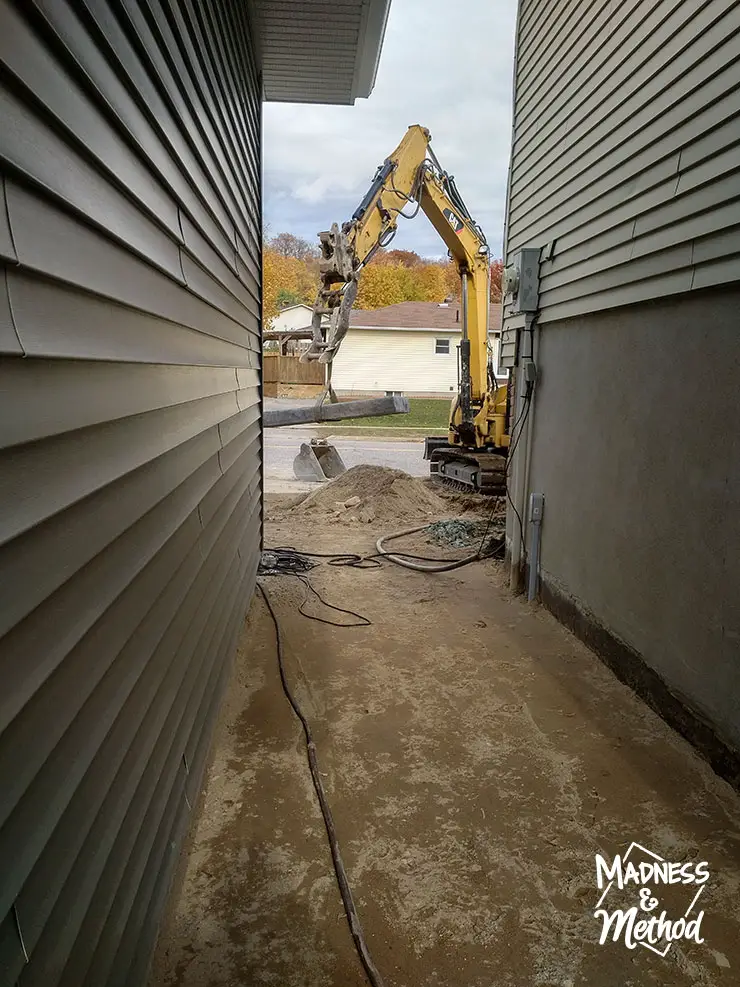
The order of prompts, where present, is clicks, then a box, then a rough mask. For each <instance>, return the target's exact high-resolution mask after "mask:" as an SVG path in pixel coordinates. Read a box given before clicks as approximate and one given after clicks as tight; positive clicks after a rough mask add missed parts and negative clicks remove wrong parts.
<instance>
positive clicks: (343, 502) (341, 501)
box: [291, 466, 449, 524]
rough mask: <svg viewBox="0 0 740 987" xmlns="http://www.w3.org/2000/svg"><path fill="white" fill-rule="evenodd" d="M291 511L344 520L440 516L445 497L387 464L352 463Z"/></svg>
mask: <svg viewBox="0 0 740 987" xmlns="http://www.w3.org/2000/svg"><path fill="white" fill-rule="evenodd" d="M291 513H310V514H323V515H326V516H328V517H331V518H336V519H338V520H343V521H344V520H346V521H353V520H354V521H363V522H365V523H368V524H369V523H370V522H371V521H374V520H376V518H377V519H379V520H381V521H392V520H394V519H397V518H403V519H406V518H420V519H422V520H425V519H427V518H429V517H435V516H436V517H440V516H444V515H445V514H449V507H448V505H447V503H446V501H445V500H443V499H442V498H441V497H439V496H437V494H436V493H434V492H433V491H432V490H430V489H429V487H428V486H427V485H426V484H425V483H424V482H422V481H421V480H417V479H415V478H414V477H413V476H409V475H408V473H404V472H403V471H402V470H396V469H391V468H390V467H388V466H353V467H352V469H349V470H347V472H346V473H343V474H342V475H341V476H339V477H337V479H336V480H332V481H331V482H330V483H326V484H322V485H321V487H319V489H318V490H314V491H312V492H311V493H310V494H309V495H308V496H307V497H306V498H305V499H304V500H303V501H301V503H300V504H299V505H298V506H297V507H294V508H293V509H292V511H291Z"/></svg>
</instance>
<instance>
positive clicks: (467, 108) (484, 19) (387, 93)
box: [264, 0, 516, 256]
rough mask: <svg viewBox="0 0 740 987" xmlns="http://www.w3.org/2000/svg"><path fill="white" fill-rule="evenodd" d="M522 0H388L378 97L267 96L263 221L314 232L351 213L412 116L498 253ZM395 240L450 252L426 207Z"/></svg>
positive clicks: (428, 251)
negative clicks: (303, 100)
mask: <svg viewBox="0 0 740 987" xmlns="http://www.w3.org/2000/svg"><path fill="white" fill-rule="evenodd" d="M515 17H516V0H467V2H465V3H457V4H455V3H454V2H450V0H392V4H391V12H390V16H389V19H388V27H387V31H386V36H385V43H384V46H383V53H382V55H381V59H380V67H379V69H378V77H377V81H376V84H375V90H374V92H373V94H372V95H371V96H370V98H369V99H367V100H358V101H357V103H356V104H355V106H305V105H294V104H281V103H268V104H267V105H266V106H265V110H264V149H265V203H264V212H265V220H266V222H267V223H268V224H269V225H270V228H271V231H272V232H273V233H277V232H281V231H282V230H288V231H290V232H292V233H296V234H298V235H300V236H303V237H306V239H309V240H313V239H314V238H315V236H316V234H317V232H318V231H319V230H320V229H328V227H329V226H330V225H331V223H332V222H342V221H343V220H345V219H347V218H348V217H349V215H351V213H352V212H353V211H354V209H355V207H356V206H357V203H358V202H359V200H360V199H361V198H362V196H363V195H364V193H365V191H366V190H367V187H368V185H369V184H370V181H371V180H372V177H373V175H374V173H375V169H376V168H377V166H378V165H379V164H380V163H381V162H382V161H383V159H384V158H385V157H386V156H387V155H388V154H390V152H391V151H392V150H393V149H394V148H395V147H396V145H397V144H398V142H399V141H400V140H401V138H402V137H403V134H404V133H405V131H406V128H407V127H408V126H409V125H411V124H414V123H420V124H422V125H423V126H425V127H428V128H429V130H430V131H431V133H432V147H433V148H434V151H435V153H436V155H437V157H438V158H439V160H440V163H441V164H442V167H443V168H445V169H446V170H447V171H448V172H449V173H450V174H453V175H454V176H455V179H456V181H457V185H458V188H459V190H460V193H461V195H462V196H463V199H464V200H465V202H466V204H467V206H468V208H469V210H470V212H471V214H472V215H473V216H474V217H475V219H476V220H477V221H478V222H479V223H480V225H481V226H482V227H483V229H484V231H485V232H486V235H487V237H488V240H489V242H490V244H491V249H492V251H493V252H494V253H495V254H498V253H500V250H501V238H502V233H503V221H504V208H505V196H506V174H507V168H508V161H509V147H510V140H511V80H512V58H513V48H514V22H515ZM396 245H397V246H399V247H406V248H409V249H413V250H417V251H418V252H419V253H422V254H424V255H426V256H438V255H440V254H441V253H443V251H444V248H443V247H442V246H441V243H440V240H439V238H438V237H437V234H436V233H435V232H434V230H433V229H432V227H431V225H430V224H429V223H428V222H427V221H426V220H425V219H424V218H423V217H422V216H419V217H418V218H417V219H415V220H414V221H413V222H411V223H406V224H403V225H402V227H401V228H400V229H399V233H398V237H397V239H396Z"/></svg>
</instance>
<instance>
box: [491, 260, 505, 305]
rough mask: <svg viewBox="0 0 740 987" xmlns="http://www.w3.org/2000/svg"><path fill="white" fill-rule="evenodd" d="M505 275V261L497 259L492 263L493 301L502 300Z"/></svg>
mask: <svg viewBox="0 0 740 987" xmlns="http://www.w3.org/2000/svg"><path fill="white" fill-rule="evenodd" d="M503 276H504V262H503V261H502V260H495V261H493V263H492V264H491V301H492V302H498V303H500V302H501V299H502V297H503V295H502V290H503V289H502V282H503Z"/></svg>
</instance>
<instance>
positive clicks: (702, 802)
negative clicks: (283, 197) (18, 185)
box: [151, 520, 740, 987]
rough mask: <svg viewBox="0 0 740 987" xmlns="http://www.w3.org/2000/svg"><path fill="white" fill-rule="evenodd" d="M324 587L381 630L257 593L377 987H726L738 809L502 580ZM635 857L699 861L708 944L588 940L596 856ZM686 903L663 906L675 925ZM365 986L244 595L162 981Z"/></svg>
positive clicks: (265, 645)
mask: <svg viewBox="0 0 740 987" xmlns="http://www.w3.org/2000/svg"><path fill="white" fill-rule="evenodd" d="M377 534H378V532H377V531H373V532H372V533H370V532H369V531H364V532H362V533H358V532H354V531H352V532H348V531H347V529H339V528H337V527H336V526H334V527H331V526H328V525H325V526H324V527H322V526H321V524H320V523H318V522H317V523H316V524H315V525H312V530H311V532H310V533H307V532H305V531H303V532H302V539H301V532H300V530H299V529H297V528H296V527H295V522H294V521H290V522H289V521H287V520H279V521H278V522H276V523H274V524H271V525H269V526H268V531H267V542H268V544H270V543H271V544H294V543H295V542H296V541H298V543H299V545H303V547H309V545H308V539H309V538H310V542H311V545H313V546H314V547H315V546H316V545H320V546H321V549H322V550H325V551H340V550H341V551H346V550H348V549H352V550H362V551H369V550H371V548H372V545H373V541H374V538H375V537H376V536H377ZM349 542H351V544H350V543H349ZM315 582H316V584H317V586H318V587H319V588H320V589H321V591H322V593H324V594H325V595H326V596H328V598H329V599H330V600H333V601H336V602H337V603H340V605H342V606H345V607H351V608H352V609H356V610H359V611H361V612H362V613H364V614H367V616H368V617H370V618H371V619H372V621H373V626H372V627H369V628H356V629H342V630H339V629H335V628H330V627H327V626H326V625H323V624H319V623H315V622H312V621H308V620H306V619H305V618H303V617H301V616H299V615H297V612H296V605H297V603H298V602H300V600H301V599H302V597H303V588H302V587H301V586H299V585H296V583H295V581H294V580H293V579H289V578H288V579H286V578H282V579H281V578H273V579H271V580H269V581H268V583H267V585H268V591H269V592H270V593H271V596H272V598H273V599H274V602H275V606H276V609H277V611H278V613H279V616H280V620H281V623H282V625H283V630H284V636H285V643H286V659H287V669H288V675H289V676H290V679H291V681H292V683H293V684H294V688H295V691H296V692H297V695H298V697H299V700H300V702H301V703H302V704H303V706H304V709H305V712H306V715H307V716H308V718H309V719H310V721H311V723H312V726H313V730H314V733H315V737H316V742H317V747H318V754H319V758H320V762H321V770H322V772H323V773H324V780H325V783H326V787H327V792H328V795H329V798H330V801H331V805H332V810H333V813H334V818H335V822H336V826H337V830H338V835H339V839H340V843H341V848H342V853H343V856H344V860H345V863H346V865H347V869H348V872H349V877H350V881H351V884H352V886H353V890H354V892H355V897H356V901H357V905H358V909H359V912H360V916H361V919H362V921H363V923H364V927H365V931H366V934H367V938H368V942H369V945H370V948H371V950H372V953H373V956H374V959H375V962H376V963H377V965H378V967H379V968H380V970H381V972H382V974H383V976H384V978H385V981H386V985H387V987H421V985H424V987H442V985H444V987H493V985H496V987H532V985H535V987H668V985H671V987H698V985H703V987H706V985H725V984H726V985H730V984H735V983H737V982H738V976H739V974H738V971H739V970H740V934H739V933H740V916H739V915H738V908H737V901H738V889H740V837H739V835H738V834H739V833H740V804H739V800H738V797H737V796H736V794H735V793H734V792H733V791H732V790H731V789H730V788H729V787H728V786H727V785H726V784H725V783H724V782H722V781H720V780H719V779H718V778H717V777H716V776H715V775H714V774H713V773H712V772H711V770H710V769H709V768H708V766H707V765H706V764H705V763H704V762H703V761H701V760H700V759H699V758H698V756H697V755H696V754H695V753H694V751H693V750H692V749H691V748H690V747H689V746H688V745H687V744H686V743H685V742H684V741H683V740H682V739H681V738H679V737H678V736H677V735H676V734H674V733H673V732H672V731H671V730H670V729H669V728H668V727H667V726H666V725H665V724H664V723H663V722H662V721H661V720H660V719H659V718H658V717H657V716H656V715H655V714H654V713H653V712H652V711H651V710H650V709H648V708H647V707H646V706H644V705H643V704H642V703H641V702H640V701H639V700H637V699H636V698H635V697H634V695H633V694H632V693H631V692H629V690H628V689H627V688H626V687H624V686H623V685H621V684H620V683H619V682H618V681H617V680H616V679H615V678H614V677H613V676H612V675H611V673H610V672H609V671H608V670H607V669H606V668H605V667H604V666H603V665H602V664H601V663H600V662H599V660H598V659H597V658H596V657H595V656H594V655H593V654H592V653H591V652H589V651H588V650H587V649H586V648H585V647H583V646H582V645H580V644H579V643H578V642H577V641H576V640H575V639H574V638H572V637H571V636H570V635H569V634H568V633H567V632H566V631H565V630H564V629H563V628H562V627H561V626H560V625H558V624H557V623H556V622H555V621H554V619H552V618H551V617H550V616H549V615H548V614H547V613H546V612H544V611H543V610H541V609H539V608H537V607H530V606H528V605H527V604H526V603H525V602H523V601H522V600H521V599H514V598H512V597H511V596H510V595H509V594H508V591H507V590H506V589H505V588H504V586H503V582H502V575H501V573H500V572H499V570H498V569H497V568H496V566H495V565H494V564H492V563H489V564H486V565H476V566H472V567H468V568H466V569H462V570H458V571H456V572H452V573H446V574H444V575H438V576H428V575H421V574H417V573H411V572H408V571H404V570H400V569H395V568H383V569H382V570H368V571H364V572H357V571H355V570H348V569H322V570H320V571H318V572H317V573H316V576H315ZM633 841H636V842H639V843H641V844H642V845H643V846H645V847H648V848H649V849H650V850H651V851H653V852H654V853H656V854H660V855H662V856H664V857H665V858H666V859H667V860H671V861H686V860H689V861H694V862H696V861H700V860H706V861H708V862H709V868H710V875H711V876H710V880H709V882H708V884H707V886H706V890H705V891H704V893H703V901H702V907H703V908H704V910H705V913H706V914H705V917H704V920H703V926H702V931H703V935H704V938H705V942H704V943H701V944H698V943H686V942H680V941H679V942H676V943H674V944H673V945H672V946H671V949H670V950H669V952H668V954H667V956H665V957H661V956H657V955H655V954H654V953H652V952H650V951H648V950H647V949H645V948H642V947H638V948H636V949H634V950H630V949H627V948H626V947H625V946H624V945H623V944H622V943H621V942H619V943H607V944H605V945H603V946H602V945H599V944H598V933H599V925H598V923H597V922H596V920H595V919H594V916H593V910H594V907H595V905H596V902H597V900H598V897H599V895H600V892H599V891H598V890H597V887H596V881H595V865H594V855H595V854H596V853H599V852H602V853H604V854H606V855H608V857H609V858H610V859H611V857H612V856H613V855H614V854H617V853H624V852H625V851H626V849H627V848H628V847H629V845H630V843H631V842H633ZM655 890H657V889H655ZM678 891H680V892H681V894H682V895H683V897H682V896H681V894H679V895H678V897H676V895H675V894H674V892H678ZM686 891H687V889H686V888H683V886H679V887H678V888H670V889H666V892H665V895H666V899H670V901H671V903H672V904H671V907H681V908H682V907H683V905H684V904H686V902H685V901H684V900H683V899H684V898H686ZM658 893H659V896H660V898H661V899H663V897H664V893H663V889H660V891H659V892H658ZM693 893H694V890H692V891H691V894H692V895H693ZM632 898H633V899H634V903H637V900H638V899H637V893H636V890H634V889H632ZM364 983H365V980H364V978H363V974H362V970H361V968H360V966H359V963H358V960H357V957H356V955H355V952H354V949H353V946H352V941H351V938H350V936H349V933H348V930H347V926H346V922H345V918H344V915H343V912H342V907H341V903H340V899H339V894H338V892H337V889H336V884H335V880H334V875H333V871H332V867H331V860H330V856H329V853H328V848H327V843H326V838H325V834H324V830H323V826H322V822H321V817H320V814H319V810H318V808H317V804H316V799H315V796H314V792H313V789H312V787H311V783H310V777H309V774H308V769H307V765H306V760H305V751H304V747H303V741H302V736H301V732H300V729H299V726H298V723H297V721H296V719H295V717H294V716H293V714H292V712H291V710H290V708H289V706H288V704H287V701H286V700H285V698H284V696H283V693H282V691H281V688H280V682H279V678H278V671H277V665H276V658H275V642H274V637H273V631H272V627H271V624H270V621H269V619H268V617H267V614H266V612H265V608H264V606H263V605H262V604H261V603H260V602H259V601H256V602H255V603H254V605H253V607H252V611H251V613H250V616H249V620H248V622H247V625H246V627H245V631H244V635H243V638H242V641H241V645H240V649H239V655H238V660H237V665H236V669H235V673H234V677H233V680H232V683H231V686H230V690H229V694H228V697H227V702H226V705H225V707H224V710H223V715H222V719H221V723H220V726H219V729H218V735H217V739H216V744H215V756H214V762H213V766H212V769H211V772H210V777H209V780H208V785H207V789H206V792H205V796H204V798H203V802H202V812H201V814H200V817H199V819H198V821H197V825H196V827H195V830H194V835H193V838H192V842H191V846H190V850H189V855H188V856H187V857H186V859H185V860H184V862H183V874H182V883H181V887H180V888H179V891H178V893H177V895H176V897H175V899H174V900H173V905H172V910H171V914H170V917H169V919H168V921H167V923H166V925H165V928H164V930H163V933H162V936H161V939H160V943H159V947H158V951H157V956H156V960H155V966H154V970H153V977H152V980H151V985H152V987H175V985H178V987H226V985H230V987H235V985H242V984H244V985H247V984H275V985H280V987H299V985H300V987H309V985H310V987H359V985H361V984H364Z"/></svg>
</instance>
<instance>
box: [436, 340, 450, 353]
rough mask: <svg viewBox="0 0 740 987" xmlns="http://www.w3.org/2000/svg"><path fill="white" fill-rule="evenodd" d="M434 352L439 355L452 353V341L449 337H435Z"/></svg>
mask: <svg viewBox="0 0 740 987" xmlns="http://www.w3.org/2000/svg"><path fill="white" fill-rule="evenodd" d="M434 352H435V353H436V354H437V355H438V356H449V354H450V341H449V339H435V340H434Z"/></svg>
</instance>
